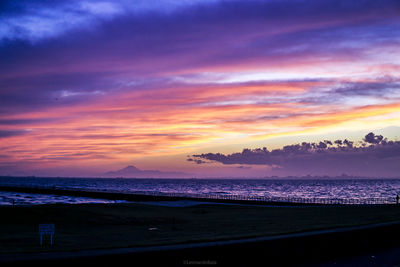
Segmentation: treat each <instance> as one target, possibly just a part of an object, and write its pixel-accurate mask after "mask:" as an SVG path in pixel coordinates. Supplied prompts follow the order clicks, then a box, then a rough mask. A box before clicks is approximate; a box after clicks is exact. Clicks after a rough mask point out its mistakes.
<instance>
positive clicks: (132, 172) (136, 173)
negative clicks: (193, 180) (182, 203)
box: [103, 165, 188, 178]
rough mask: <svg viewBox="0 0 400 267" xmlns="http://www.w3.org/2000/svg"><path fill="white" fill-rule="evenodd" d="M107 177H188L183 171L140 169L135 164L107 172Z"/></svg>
mask: <svg viewBox="0 0 400 267" xmlns="http://www.w3.org/2000/svg"><path fill="white" fill-rule="evenodd" d="M103 176H105V177H122V178H182V177H188V174H186V173H183V172H163V171H158V170H140V169H138V168H136V167H135V166H133V165H130V166H127V167H125V168H123V169H120V170H117V171H109V172H106V173H105V174H104V175H103Z"/></svg>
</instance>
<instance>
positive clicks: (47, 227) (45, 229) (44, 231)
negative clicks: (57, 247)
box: [39, 224, 55, 246]
mask: <svg viewBox="0 0 400 267" xmlns="http://www.w3.org/2000/svg"><path fill="white" fill-rule="evenodd" d="M54 228H55V227H54V224H39V235H40V245H43V237H44V236H50V245H51V246H52V245H53V235H54Z"/></svg>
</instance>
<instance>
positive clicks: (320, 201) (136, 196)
mask: <svg viewBox="0 0 400 267" xmlns="http://www.w3.org/2000/svg"><path fill="white" fill-rule="evenodd" d="M0 191H10V192H22V193H37V194H55V195H66V196H76V197H91V198H99V199H110V200H127V201H176V200H194V201H212V202H217V203H237V204H261V205H276V204H279V205H289V206H293V205H304V204H306V205H325V204H329V205H332V204H334V205H363V204H370V205H381V204H395V203H396V199H395V196H393V197H391V198H368V199H351V198H345V199H343V198H342V199H338V198H295V197H263V196H260V197H258V196H240V195H216V194H209V195H207V194H186V193H159V192H148V193H134V192H132V193H121V192H104V191H88V190H72V189H61V188H43V187H19V186H0Z"/></svg>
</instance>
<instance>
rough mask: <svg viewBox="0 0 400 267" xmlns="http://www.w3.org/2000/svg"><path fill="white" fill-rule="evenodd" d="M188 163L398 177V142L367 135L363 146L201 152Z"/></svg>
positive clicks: (282, 171)
mask: <svg viewBox="0 0 400 267" xmlns="http://www.w3.org/2000/svg"><path fill="white" fill-rule="evenodd" d="M191 159H192V160H202V161H208V162H219V163H222V164H226V165H230V164H247V165H268V166H271V167H272V168H273V170H272V171H271V173H273V174H285V175H308V174H316V175H325V174H327V175H340V174H343V173H347V174H351V175H362V176H373V175H379V176H385V175H386V176H390V177H395V176H398V173H399V171H400V164H399V162H400V141H388V140H387V139H385V138H383V137H382V136H381V135H375V134H374V133H369V134H367V135H366V136H365V138H364V143H360V144H359V145H357V146H356V145H354V142H352V141H349V140H347V139H345V140H336V141H334V142H331V141H329V140H326V141H324V142H319V143H307V142H303V143H301V144H295V145H288V146H284V147H283V148H282V149H274V150H271V151H269V150H268V149H266V148H265V147H264V148H256V149H243V151H242V152H240V153H233V154H228V155H225V154H221V153H205V154H199V155H192V157H191Z"/></svg>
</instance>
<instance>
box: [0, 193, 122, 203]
mask: <svg viewBox="0 0 400 267" xmlns="http://www.w3.org/2000/svg"><path fill="white" fill-rule="evenodd" d="M124 202H126V201H124V200H107V199H97V198H89V197H74V196H60V195H52V194H28V193H19V192H4V191H0V206H12V205H18V206H21V205H42V204H59V203H62V204H92V203H93V204H94V203H124Z"/></svg>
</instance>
